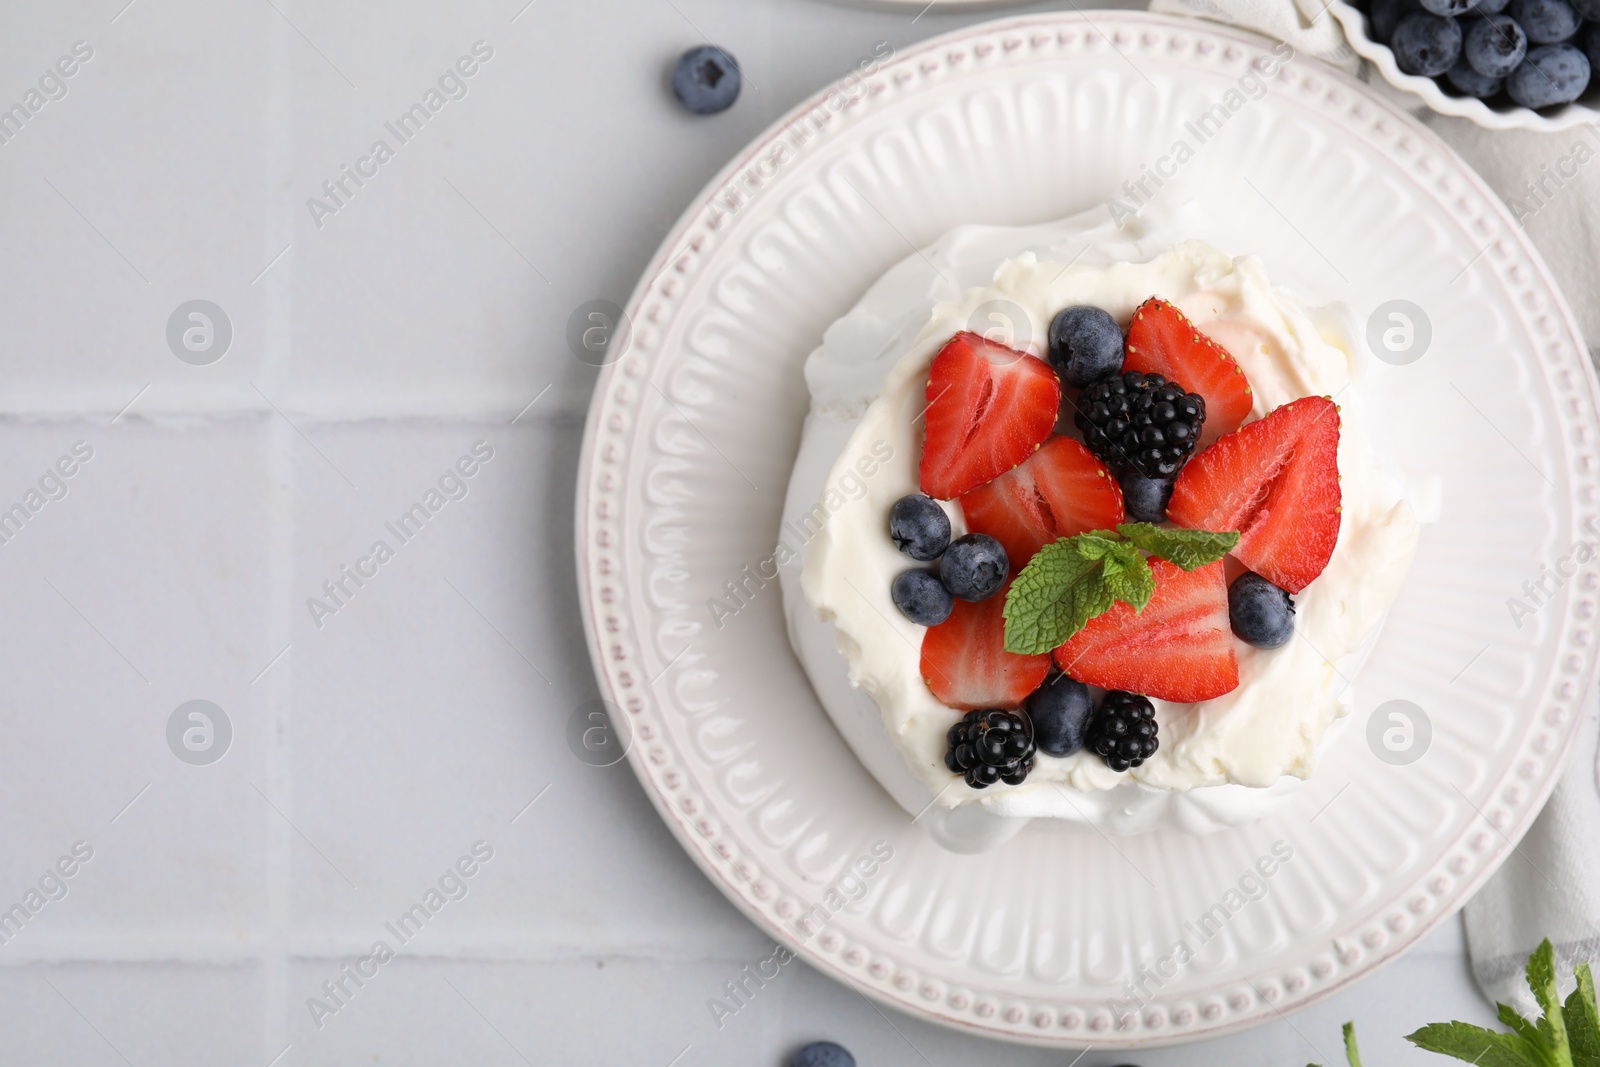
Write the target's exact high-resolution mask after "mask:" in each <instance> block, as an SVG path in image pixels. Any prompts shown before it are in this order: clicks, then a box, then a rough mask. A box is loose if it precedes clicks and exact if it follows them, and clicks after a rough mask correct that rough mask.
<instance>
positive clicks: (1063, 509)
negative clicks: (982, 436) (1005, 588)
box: [961, 437, 1126, 574]
mask: <svg viewBox="0 0 1600 1067" xmlns="http://www.w3.org/2000/svg"><path fill="white" fill-rule="evenodd" d="M961 513H962V514H963V515H965V516H966V519H967V529H968V530H970V531H971V532H973V533H983V534H988V535H989V536H990V537H992V538H994V539H995V540H996V541H999V542H1000V543H1001V544H1002V545H1004V546H1005V550H1006V558H1007V559H1009V560H1010V561H1011V573H1013V574H1015V573H1017V572H1018V571H1020V570H1022V568H1023V567H1024V566H1026V565H1027V563H1028V561H1029V560H1030V559H1032V558H1033V554H1034V553H1035V552H1037V551H1039V549H1041V548H1043V547H1044V546H1045V545H1048V544H1051V543H1052V542H1054V541H1055V540H1056V539H1057V538H1059V537H1071V536H1072V535H1073V534H1080V533H1084V532H1085V531H1087V530H1109V529H1111V528H1112V527H1114V526H1116V524H1117V523H1119V522H1122V521H1124V519H1125V518H1126V516H1125V515H1124V513H1123V510H1122V489H1121V488H1120V487H1119V486H1118V485H1117V480H1116V479H1115V478H1113V477H1111V474H1110V472H1108V471H1107V470H1106V466H1105V464H1104V463H1101V462H1100V461H1099V460H1098V459H1096V458H1095V457H1094V454H1093V453H1091V452H1090V451H1089V450H1088V449H1087V448H1085V447H1084V446H1083V444H1082V443H1081V442H1079V441H1078V440H1076V439H1075V438H1071V437H1053V438H1051V439H1050V440H1049V441H1048V442H1046V443H1045V445H1044V447H1043V448H1041V449H1039V451H1037V452H1035V453H1034V454H1033V455H1032V456H1030V457H1028V458H1027V459H1026V460H1024V461H1023V462H1022V463H1021V465H1019V466H1018V467H1017V468H1016V469H1015V470H1010V471H1007V472H1006V473H1004V474H1002V475H1000V477H998V478H996V479H995V480H994V481H992V482H988V483H987V484H984V485H980V486H978V488H976V489H974V490H972V492H970V493H967V494H966V495H965V496H963V497H962V498H961Z"/></svg>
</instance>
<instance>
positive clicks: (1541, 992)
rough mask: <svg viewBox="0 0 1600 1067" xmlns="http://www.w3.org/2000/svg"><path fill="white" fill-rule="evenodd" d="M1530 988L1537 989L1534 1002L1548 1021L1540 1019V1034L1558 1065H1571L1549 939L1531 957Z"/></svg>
mask: <svg viewBox="0 0 1600 1067" xmlns="http://www.w3.org/2000/svg"><path fill="white" fill-rule="evenodd" d="M1528 988H1529V989H1531V990H1533V999H1534V1000H1537V1001H1538V1002H1539V1008H1540V1009H1541V1010H1542V1011H1543V1012H1544V1018H1542V1019H1540V1020H1539V1033H1540V1034H1541V1035H1543V1037H1544V1039H1545V1042H1546V1046H1547V1048H1548V1049H1549V1051H1550V1052H1552V1053H1553V1054H1554V1057H1555V1062H1556V1063H1558V1064H1567V1063H1570V1062H1571V1061H1572V1057H1571V1055H1570V1054H1569V1053H1568V1052H1567V1026H1566V1022H1565V1021H1564V1020H1563V1019H1562V1017H1561V994H1560V993H1559V992H1558V991H1557V989H1556V950H1555V948H1554V947H1553V946H1552V945H1551V944H1550V939H1549V938H1548V937H1547V938H1545V939H1544V940H1543V941H1541V942H1539V947H1538V948H1536V949H1534V950H1533V955H1531V956H1529V957H1528Z"/></svg>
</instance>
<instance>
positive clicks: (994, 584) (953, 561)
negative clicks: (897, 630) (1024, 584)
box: [939, 534, 1011, 600]
mask: <svg viewBox="0 0 1600 1067" xmlns="http://www.w3.org/2000/svg"><path fill="white" fill-rule="evenodd" d="M1010 569H1011V563H1010V561H1009V560H1007V559H1006V550H1005V549H1004V548H1001V547H1000V542H999V541H996V540H995V539H994V538H992V537H990V536H989V535H988V534H967V535H966V536H965V537H958V538H956V539H955V540H954V541H951V542H950V547H949V548H947V549H945V550H944V558H943V559H942V560H940V561H939V578H940V579H941V580H942V581H943V582H944V587H945V588H946V589H948V590H950V595H951V596H953V597H959V598H960V599H962V600H982V599H984V598H985V597H990V596H993V595H994V594H995V593H998V592H999V591H1000V587H1001V586H1002V585H1005V584H1006V574H1007V573H1009V571H1010Z"/></svg>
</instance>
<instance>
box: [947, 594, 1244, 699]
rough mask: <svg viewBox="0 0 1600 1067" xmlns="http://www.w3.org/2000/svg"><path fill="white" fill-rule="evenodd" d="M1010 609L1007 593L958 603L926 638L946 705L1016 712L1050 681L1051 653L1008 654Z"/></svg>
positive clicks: (1225, 621) (1225, 622) (1225, 623)
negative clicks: (1046, 678)
mask: <svg viewBox="0 0 1600 1067" xmlns="http://www.w3.org/2000/svg"><path fill="white" fill-rule="evenodd" d="M1005 606H1006V591H1005V590H1004V589H1002V590H1001V591H1000V592H998V593H996V594H995V595H994V596H991V597H988V598H987V599H984V600H980V601H978V602H977V603H975V604H974V603H969V602H967V601H965V600H958V601H956V607H955V610H954V611H952V612H951V613H950V617H949V618H948V619H946V620H945V621H944V622H941V623H940V624H939V625H938V626H930V627H928V631H927V632H926V633H925V634H923V635H922V677H923V678H924V679H925V680H926V681H927V683H928V688H929V689H931V690H933V695H934V696H936V697H938V698H939V701H940V703H943V704H947V705H949V706H950V707H952V708H962V709H972V708H1014V707H1016V706H1017V705H1019V704H1021V703H1022V701H1023V700H1024V699H1026V697H1027V696H1028V694H1029V693H1031V692H1033V691H1034V690H1035V689H1037V688H1039V685H1040V683H1041V682H1043V681H1044V676H1045V675H1046V674H1047V673H1048V672H1049V670H1050V657H1049V656H1048V655H1038V656H1019V655H1017V654H1016V653H1014V652H1007V651H1006V650H1005V636H1006V620H1005V618H1004V617H1003V616H1002V614H1001V612H1003V611H1004V610H1005ZM1223 625H1224V626H1226V625H1227V620H1226V619H1224V620H1223Z"/></svg>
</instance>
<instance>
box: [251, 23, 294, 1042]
mask: <svg viewBox="0 0 1600 1067" xmlns="http://www.w3.org/2000/svg"><path fill="white" fill-rule="evenodd" d="M270 22H271V25H270V26H269V27H268V29H267V54H268V57H269V62H268V70H269V72H270V73H269V74H268V78H269V82H268V86H269V88H268V90H267V97H266V102H265V105H264V106H265V112H266V113H265V114H264V115H263V116H262V118H263V126H264V127H265V128H266V131H267V136H268V143H267V147H266V150H265V155H266V163H267V166H266V167H264V168H263V170H264V171H265V174H266V180H267V189H266V190H264V191H265V193H266V196H267V202H268V203H269V204H270V203H272V202H273V200H274V189H273V185H274V184H275V183H276V182H277V180H278V178H279V176H280V171H281V172H282V173H283V174H292V173H293V170H294V123H293V104H294V84H293V78H292V77H291V76H290V73H289V72H290V71H291V70H293V69H294V68H293V65H292V64H291V63H289V62H288V59H287V56H288V54H289V53H288V50H289V48H290V47H292V45H293V44H294V43H295V42H292V41H291V40H290V39H289V35H288V34H289V31H288V30H287V29H286V28H285V26H284V25H283V20H281V19H271V20H270ZM294 217H295V216H294V205H293V204H292V202H291V203H285V204H284V205H283V206H282V208H281V209H280V210H278V211H272V210H269V211H267V212H266V214H265V225H264V226H263V232H262V234H261V241H262V244H263V245H264V246H268V250H267V254H268V255H271V254H272V250H274V249H278V248H281V247H283V245H284V244H285V243H287V242H289V241H291V240H292V239H293V236H294ZM294 266H295V264H294V260H293V259H292V258H291V259H290V260H289V262H288V263H287V264H284V265H281V266H280V268H279V269H278V270H277V271H274V272H270V273H267V274H266V275H265V276H263V277H258V280H259V281H260V283H261V290H262V292H261V303H262V322H263V337H262V340H263V345H262V353H261V364H262V377H263V378H264V380H266V381H267V382H269V383H272V382H275V381H278V380H281V379H282V378H283V377H284V376H285V375H286V372H287V371H288V370H289V369H290V363H291V351H290V350H291V347H292V344H293V338H294V306H293V293H294V288H293V285H292V284H291V279H292V278H293V277H294ZM252 284H254V283H252ZM266 447H267V449H268V476H269V479H270V480H269V483H268V489H267V499H268V501H269V506H270V507H271V508H272V512H271V514H270V515H269V516H268V523H269V534H268V536H269V538H270V541H269V542H268V544H269V549H268V552H269V556H268V562H267V574H268V582H269V587H268V591H267V592H268V601H267V603H268V608H267V613H266V614H267V619H266V627H265V629H266V630H267V631H268V633H267V635H266V636H267V638H268V643H269V644H270V645H271V646H272V648H282V647H283V646H284V645H286V644H287V643H289V641H290V640H291V639H292V638H291V635H290V631H291V630H292V629H293V627H292V625H291V623H292V617H293V604H292V601H293V596H294V594H293V591H292V585H293V582H294V545H295V528H294V522H295V517H294V486H295V478H294V474H295V470H294V451H293V450H294V431H293V430H292V429H291V428H290V427H289V425H288V424H286V423H285V422H284V421H283V420H282V419H274V420H272V422H271V426H270V428H269V429H268V431H267V446H266ZM294 668H295V664H294V662H293V657H289V658H288V660H287V661H286V662H283V663H280V664H278V665H277V667H276V669H274V670H273V671H272V672H271V673H270V674H268V676H267V677H266V678H265V679H263V681H264V683H265V685H266V692H265V693H264V694H262V697H261V699H262V701H263V711H264V714H263V715H262V720H263V721H262V725H263V726H264V727H265V729H264V731H262V733H263V734H264V735H265V736H264V742H265V744H264V751H263V768H262V769H263V777H264V780H265V782H266V785H267V789H268V790H269V791H270V792H271V793H272V795H273V796H274V797H276V798H278V803H280V804H282V805H283V806H285V807H287V808H288V809H289V810H290V811H293V810H294V793H293V776H294V762H293V759H292V758H291V753H290V746H291V741H290V733H291V728H292V723H291V722H290V709H291V707H292V704H293V687H292V686H291V684H290V682H291V680H292V679H293V677H294ZM258 736H259V735H258ZM251 799H252V800H254V799H255V798H254V797H252V798H251ZM261 818H262V819H265V820H266V826H265V830H266V833H265V835H264V838H263V840H264V842H265V845H266V850H267V854H266V856H265V857H264V859H265V870H266V876H267V887H266V897H267V930H266V931H265V933H266V937H265V938H264V939H263V940H264V942H265V943H264V945H263V951H262V955H261V960H262V965H263V969H264V971H265V975H264V978H265V981H264V995H263V997H262V1004H261V1009H262V1015H263V1017H262V1020H261V1022H262V1030H261V1037H262V1040H263V1048H262V1050H261V1055H260V1057H259V1058H258V1061H259V1062H262V1063H265V1062H267V1060H268V1059H269V1058H271V1057H273V1056H277V1057H278V1058H279V1059H281V1058H282V1055H283V1052H281V1051H278V1050H284V1051H287V1050H286V1049H285V1046H286V1045H287V1044H288V1043H289V1030H290V1027H289V981H290V967H291V952H290V949H291V940H292V939H291V936H290V935H291V931H290V928H289V923H290V902H291V898H292V894H293V881H294V866H293V852H292V851H291V850H292V848H293V847H294V842H293V838H292V834H293V831H292V829H291V828H290V827H289V826H288V825H287V824H286V823H285V822H284V820H283V819H282V818H280V817H279V816H278V815H277V813H275V812H274V811H273V810H272V807H271V806H270V805H268V804H262V805H261Z"/></svg>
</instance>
